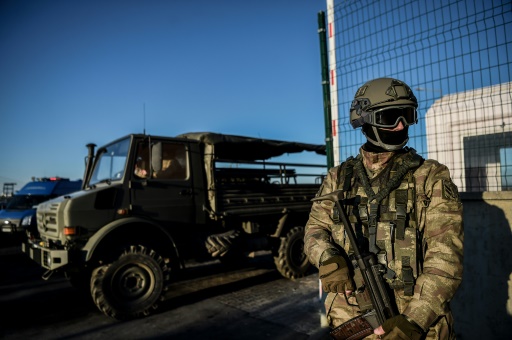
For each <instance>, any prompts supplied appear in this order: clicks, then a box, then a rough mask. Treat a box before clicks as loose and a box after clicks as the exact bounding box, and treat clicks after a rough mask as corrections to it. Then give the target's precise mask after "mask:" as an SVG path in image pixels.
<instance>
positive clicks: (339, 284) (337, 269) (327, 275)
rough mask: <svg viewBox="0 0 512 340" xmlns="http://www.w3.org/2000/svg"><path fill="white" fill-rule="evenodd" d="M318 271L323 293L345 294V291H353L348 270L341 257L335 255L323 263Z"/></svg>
mask: <svg viewBox="0 0 512 340" xmlns="http://www.w3.org/2000/svg"><path fill="white" fill-rule="evenodd" d="M318 270H319V275H320V280H321V281H322V289H323V290H324V291H326V292H331V293H345V291H346V290H353V289H354V287H353V285H352V279H351V278H350V270H349V268H348V266H347V262H346V261H345V259H344V258H343V257H342V256H339V255H335V256H333V257H331V258H329V259H327V260H326V261H323V262H322V263H321V264H320V268H319V269H318Z"/></svg>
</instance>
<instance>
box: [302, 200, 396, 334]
mask: <svg viewBox="0 0 512 340" xmlns="http://www.w3.org/2000/svg"><path fill="white" fill-rule="evenodd" d="M342 197H343V191H342V190H336V191H333V192H331V193H330V194H327V195H323V196H319V197H316V198H314V199H312V201H322V200H329V201H332V202H334V204H335V205H336V208H337V210H338V211H339V216H340V218H341V222H342V223H343V226H344V227H345V231H346V233H347V235H348V238H349V240H350V245H351V246H352V249H353V252H354V253H353V255H352V256H351V259H352V263H353V265H354V271H355V275H354V281H355V284H356V288H355V290H354V292H352V293H351V296H355V297H356V301H357V304H358V306H359V310H360V312H361V315H358V316H356V317H355V318H353V319H350V320H349V321H347V322H345V323H343V324H341V325H340V326H338V327H336V328H335V329H333V330H332V331H331V332H330V334H331V337H332V338H333V339H336V340H342V339H345V340H347V339H348V340H359V339H363V338H365V337H367V336H369V335H371V334H373V330H374V329H375V328H377V327H379V326H380V325H382V324H383V323H384V321H386V320H387V319H390V318H392V317H393V316H395V315H397V312H395V310H394V307H393V305H392V304H391V299H390V297H389V294H388V292H387V290H386V284H385V282H384V279H383V277H382V274H383V273H385V272H386V268H385V267H384V266H383V265H382V264H380V263H379V262H378V260H377V256H376V254H373V253H371V252H370V253H363V254H362V253H361V251H360V249H359V246H358V244H357V241H356V236H355V233H354V231H353V230H352V226H351V225H350V223H349V222H348V218H347V212H346V211H345V209H344V206H345V204H348V203H352V204H353V203H354V199H350V200H342ZM342 204H343V206H342ZM344 295H345V298H346V299H347V302H348V298H347V296H346V294H345V293H344Z"/></svg>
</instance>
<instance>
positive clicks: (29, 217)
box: [21, 215, 33, 226]
mask: <svg viewBox="0 0 512 340" xmlns="http://www.w3.org/2000/svg"><path fill="white" fill-rule="evenodd" d="M32 217H33V216H32V215H27V216H25V217H23V219H22V220H21V225H22V226H30V224H31V223H32Z"/></svg>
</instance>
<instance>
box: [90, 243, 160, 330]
mask: <svg viewBox="0 0 512 340" xmlns="http://www.w3.org/2000/svg"><path fill="white" fill-rule="evenodd" d="M169 270H170V269H169V267H168V266H167V265H166V263H165V261H164V260H163V258H162V257H161V256H160V255H158V254H157V253H156V252H155V251H154V250H153V249H150V248H147V247H145V246H142V245H137V246H130V247H128V248H126V249H125V250H124V251H123V252H122V254H121V255H120V256H119V258H118V259H116V260H115V261H113V262H112V263H109V264H106V265H103V266H100V267H98V268H96V269H94V270H93V272H92V276H91V295H92V299H93V301H94V303H95V304H96V306H97V307H98V308H99V310H100V311H102V312H103V313H104V314H105V315H107V316H110V317H112V318H115V319H118V320H127V319H134V318H139V317H144V316H147V315H149V314H151V313H152V312H153V311H155V310H156V309H157V307H158V303H159V302H160V301H162V300H163V294H164V292H165V290H166V287H167V284H168V280H169Z"/></svg>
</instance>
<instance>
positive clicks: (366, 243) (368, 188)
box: [338, 148, 424, 296]
mask: <svg viewBox="0 0 512 340" xmlns="http://www.w3.org/2000/svg"><path fill="white" fill-rule="evenodd" d="M405 151H406V152H405V153H400V154H397V155H394V156H393V158H392V159H391V160H390V162H389V164H388V165H387V166H386V168H384V169H383V170H382V171H381V172H380V173H379V174H378V175H377V176H376V177H374V178H373V179H372V180H370V179H369V178H368V175H367V173H366V170H365V169H364V166H363V162H362V156H361V155H358V156H357V157H356V158H353V157H349V158H348V159H347V160H346V161H345V162H344V164H343V165H342V166H340V168H339V171H340V173H339V174H338V181H339V183H338V189H343V191H344V192H345V198H347V199H351V198H354V200H353V202H354V204H353V205H352V206H349V207H348V211H347V213H348V216H349V221H350V222H351V224H352V227H353V228H354V231H355V234H356V238H357V242H358V245H359V247H360V249H361V250H363V251H370V252H372V253H374V254H376V255H377V258H378V260H379V262H380V263H381V264H382V265H384V268H386V270H387V271H386V273H385V274H384V278H385V279H386V281H387V282H388V284H389V285H390V287H391V288H393V289H404V294H405V295H408V296H411V295H413V287H414V282H415V280H416V278H417V277H418V275H419V274H420V273H421V265H420V263H422V262H423V261H422V258H421V256H422V255H421V254H422V251H421V241H420V239H421V238H420V231H419V230H418V225H417V221H416V213H415V210H416V209H415V200H416V193H415V190H416V188H415V178H414V175H413V172H414V170H416V169H417V168H418V167H419V166H420V165H421V164H422V163H423V161H424V159H423V158H422V157H421V156H419V155H418V154H416V152H415V150H414V149H410V148H405ZM342 243H343V244H344V248H345V251H347V253H348V254H350V253H351V252H352V251H351V249H350V248H351V247H350V244H349V242H342Z"/></svg>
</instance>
